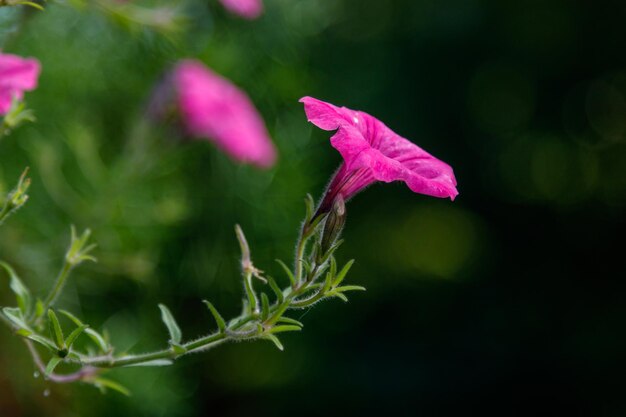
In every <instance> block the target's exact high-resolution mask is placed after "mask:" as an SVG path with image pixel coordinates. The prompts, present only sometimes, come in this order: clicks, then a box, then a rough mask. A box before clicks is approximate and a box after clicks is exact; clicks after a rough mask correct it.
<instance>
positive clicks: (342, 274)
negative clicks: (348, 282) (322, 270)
mask: <svg viewBox="0 0 626 417" xmlns="http://www.w3.org/2000/svg"><path fill="white" fill-rule="evenodd" d="M353 264H354V259H351V260H350V261H348V263H347V264H345V266H344V267H343V268H342V269H341V271H339V273H338V274H337V276H336V277H335V281H333V287H336V286H337V285H339V284H341V282H342V281H343V280H344V279H345V278H346V275H348V271H350V268H352V265H353Z"/></svg>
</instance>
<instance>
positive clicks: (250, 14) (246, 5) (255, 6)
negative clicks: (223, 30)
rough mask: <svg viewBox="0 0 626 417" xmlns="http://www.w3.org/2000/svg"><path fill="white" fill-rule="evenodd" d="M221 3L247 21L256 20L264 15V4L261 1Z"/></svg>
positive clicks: (229, 1)
mask: <svg viewBox="0 0 626 417" xmlns="http://www.w3.org/2000/svg"><path fill="white" fill-rule="evenodd" d="M220 1H221V2H222V5H223V6H224V7H225V8H227V9H228V10H230V11H231V12H233V13H235V14H237V15H239V16H241V17H243V18H245V19H256V18H257V17H259V16H260V15H261V13H263V2H262V1H261V0H220Z"/></svg>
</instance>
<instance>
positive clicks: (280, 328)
mask: <svg viewBox="0 0 626 417" xmlns="http://www.w3.org/2000/svg"><path fill="white" fill-rule="evenodd" d="M301 330H302V327H300V326H294V325H289V324H285V325H280V326H274V327H272V328H271V329H270V333H284V332H299V331H301Z"/></svg>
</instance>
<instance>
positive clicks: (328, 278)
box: [320, 272, 333, 294]
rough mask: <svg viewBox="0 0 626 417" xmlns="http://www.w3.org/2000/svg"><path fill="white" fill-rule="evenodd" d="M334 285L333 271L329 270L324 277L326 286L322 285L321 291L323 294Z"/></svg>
mask: <svg viewBox="0 0 626 417" xmlns="http://www.w3.org/2000/svg"><path fill="white" fill-rule="evenodd" d="M332 285H333V274H332V272H328V273H327V274H326V278H325V279H324V286H323V287H322V289H321V290H320V292H321V293H322V294H326V292H327V291H328V290H330V287H331V286H332Z"/></svg>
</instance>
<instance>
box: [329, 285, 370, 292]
mask: <svg viewBox="0 0 626 417" xmlns="http://www.w3.org/2000/svg"><path fill="white" fill-rule="evenodd" d="M334 291H338V292H346V291H366V288H365V287H362V286H360V285H344V286H343V287H337V288H335V290H334Z"/></svg>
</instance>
